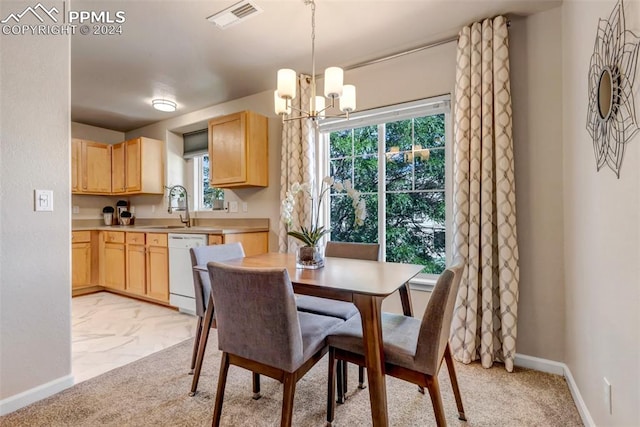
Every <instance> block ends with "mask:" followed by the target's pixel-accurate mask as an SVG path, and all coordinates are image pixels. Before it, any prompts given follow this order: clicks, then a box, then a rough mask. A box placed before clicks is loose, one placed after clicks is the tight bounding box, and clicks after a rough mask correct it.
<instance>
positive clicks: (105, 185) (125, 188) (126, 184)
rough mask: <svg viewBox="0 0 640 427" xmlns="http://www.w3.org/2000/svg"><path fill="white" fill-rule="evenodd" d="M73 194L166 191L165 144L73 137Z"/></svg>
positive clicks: (138, 140) (149, 141) (160, 142)
mask: <svg viewBox="0 0 640 427" xmlns="http://www.w3.org/2000/svg"><path fill="white" fill-rule="evenodd" d="M71 191H72V193H74V194H103V195H109V194H163V193H164V143H163V142H162V141H159V140H157V139H151V138H144V137H141V138H135V139H131V140H129V141H125V142H121V143H119V144H115V145H111V144H103V143H100V142H93V141H85V140H80V139H75V138H74V139H72V141H71Z"/></svg>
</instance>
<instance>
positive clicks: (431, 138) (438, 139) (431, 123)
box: [414, 114, 445, 148]
mask: <svg viewBox="0 0 640 427" xmlns="http://www.w3.org/2000/svg"><path fill="white" fill-rule="evenodd" d="M414 127H415V130H414V132H415V139H416V142H415V143H416V144H417V145H420V146H422V148H432V147H442V148H444V143H445V138H444V114H437V115H434V116H426V117H419V118H416V119H414Z"/></svg>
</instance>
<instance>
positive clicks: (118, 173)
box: [111, 142, 125, 193]
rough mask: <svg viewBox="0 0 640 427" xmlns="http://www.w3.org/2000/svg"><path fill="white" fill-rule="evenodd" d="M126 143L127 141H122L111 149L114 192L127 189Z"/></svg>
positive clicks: (121, 191) (112, 188) (122, 191)
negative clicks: (125, 170)
mask: <svg viewBox="0 0 640 427" xmlns="http://www.w3.org/2000/svg"><path fill="white" fill-rule="evenodd" d="M124 145H125V143H124V142H121V143H120V144H116V145H114V146H113V148H112V149H111V191H112V192H113V193H124V191H125V185H124V182H125V173H124V151H125V147H124Z"/></svg>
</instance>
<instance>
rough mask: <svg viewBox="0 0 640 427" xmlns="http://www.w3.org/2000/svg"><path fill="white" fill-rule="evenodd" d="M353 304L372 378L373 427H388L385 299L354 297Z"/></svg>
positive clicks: (368, 374)
mask: <svg viewBox="0 0 640 427" xmlns="http://www.w3.org/2000/svg"><path fill="white" fill-rule="evenodd" d="M353 303H354V304H355V305H356V307H357V308H358V310H359V311H360V316H361V318H362V335H363V341H364V357H365V365H366V368H367V376H368V378H369V399H370V402H371V419H372V421H373V426H374V427H378V426H388V425H389V416H388V414H387V390H386V380H385V373H384V352H383V351H382V298H381V297H376V296H372V295H362V294H355V295H354V296H353Z"/></svg>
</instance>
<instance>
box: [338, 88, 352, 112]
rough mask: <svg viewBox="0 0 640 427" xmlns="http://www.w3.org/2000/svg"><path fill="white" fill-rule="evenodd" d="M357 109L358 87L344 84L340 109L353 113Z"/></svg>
mask: <svg viewBox="0 0 640 427" xmlns="http://www.w3.org/2000/svg"><path fill="white" fill-rule="evenodd" d="M355 109H356V87H355V86H354V85H344V86H343V87H342V96H341V97H340V111H342V112H343V113H351V112H352V111H355Z"/></svg>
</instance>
